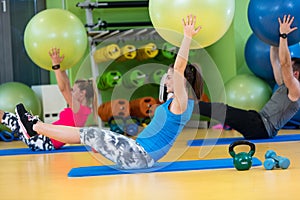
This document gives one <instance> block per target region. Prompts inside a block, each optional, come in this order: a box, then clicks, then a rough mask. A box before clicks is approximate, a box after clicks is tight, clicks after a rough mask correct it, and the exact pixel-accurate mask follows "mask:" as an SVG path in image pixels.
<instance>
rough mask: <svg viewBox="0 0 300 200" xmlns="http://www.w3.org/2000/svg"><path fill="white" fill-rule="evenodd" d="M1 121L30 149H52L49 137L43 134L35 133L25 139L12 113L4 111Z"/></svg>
mask: <svg viewBox="0 0 300 200" xmlns="http://www.w3.org/2000/svg"><path fill="white" fill-rule="evenodd" d="M1 123H2V124H3V125H5V126H6V127H7V128H9V129H10V130H11V131H13V132H14V133H15V134H16V135H17V136H18V138H19V139H20V140H22V141H23V142H24V143H25V144H26V145H27V146H28V147H29V148H30V149H31V150H32V151H49V150H54V146H53V144H52V142H51V140H50V138H48V137H46V136H44V135H35V136H33V137H31V138H29V139H26V138H25V137H24V136H23V133H22V132H21V129H20V126H19V124H18V119H17V117H16V116H15V115H14V114H13V113H9V112H5V113H4V115H3V118H2V119H1Z"/></svg>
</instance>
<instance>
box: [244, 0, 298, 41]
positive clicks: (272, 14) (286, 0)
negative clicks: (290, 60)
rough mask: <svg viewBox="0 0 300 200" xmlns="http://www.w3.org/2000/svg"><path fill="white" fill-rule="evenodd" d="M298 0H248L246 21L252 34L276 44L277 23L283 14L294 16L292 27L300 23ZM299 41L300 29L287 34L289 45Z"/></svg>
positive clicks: (277, 35) (277, 34)
mask: <svg viewBox="0 0 300 200" xmlns="http://www.w3.org/2000/svg"><path fill="white" fill-rule="evenodd" d="M299 9H300V1H299V0H250V2H249V6H248V21H249V24H250V27H251V29H252V31H253V32H254V34H255V35H256V36H257V37H258V38H259V39H260V40H262V41H264V42H265V43H267V44H270V45H273V46H278V44H279V23H278V17H280V18H281V19H282V17H283V16H284V15H285V14H290V15H292V16H294V17H295V19H294V22H293V24H292V27H294V26H297V27H299V25H300V12H299ZM299 41H300V31H299V30H295V31H293V32H292V33H290V34H289V35H288V43H289V45H293V44H295V43H297V42H299Z"/></svg>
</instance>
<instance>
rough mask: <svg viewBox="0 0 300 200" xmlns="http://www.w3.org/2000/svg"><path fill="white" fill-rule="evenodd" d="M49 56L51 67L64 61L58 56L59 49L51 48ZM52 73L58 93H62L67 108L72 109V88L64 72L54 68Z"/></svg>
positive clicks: (62, 57)
mask: <svg viewBox="0 0 300 200" xmlns="http://www.w3.org/2000/svg"><path fill="white" fill-rule="evenodd" d="M49 55H50V57H51V60H52V66H59V65H60V63H61V62H62V61H63V59H64V56H63V55H62V56H60V49H59V48H52V49H51V50H50V51H49ZM54 73H55V77H56V81H57V85H58V87H59V90H60V92H61V93H62V95H63V97H64V98H65V100H66V102H67V104H68V105H69V107H71V108H72V88H71V84H70V80H69V77H68V75H67V73H66V71H64V70H61V69H60V68H59V67H56V69H55V68H54Z"/></svg>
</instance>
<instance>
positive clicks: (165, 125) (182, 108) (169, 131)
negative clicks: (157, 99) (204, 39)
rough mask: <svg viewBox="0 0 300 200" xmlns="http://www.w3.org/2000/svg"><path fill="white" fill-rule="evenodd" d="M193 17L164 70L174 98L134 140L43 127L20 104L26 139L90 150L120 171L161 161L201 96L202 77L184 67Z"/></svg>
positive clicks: (95, 130) (91, 129)
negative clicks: (40, 137) (39, 137)
mask: <svg viewBox="0 0 300 200" xmlns="http://www.w3.org/2000/svg"><path fill="white" fill-rule="evenodd" d="M195 23H196V16H193V15H189V16H187V17H186V19H183V20H182V24H183V31H184V37H183V40H182V43H181V46H180V48H179V52H178V55H177V57H176V60H175V63H174V64H173V65H171V66H170V68H169V69H168V73H167V74H168V75H167V79H166V85H167V87H168V91H169V92H173V93H174V95H173V97H172V98H170V99H169V100H168V101H167V102H165V103H164V104H161V105H160V106H158V107H157V109H156V111H155V114H154V117H153V119H152V120H151V122H150V124H149V125H148V126H147V127H146V128H145V129H144V130H143V131H142V132H141V133H140V134H139V135H138V136H137V139H136V140H134V139H132V138H129V137H126V136H124V135H121V134H118V133H115V132H112V131H109V130H104V129H101V128H99V127H84V128H76V127H68V126H58V125H52V124H46V123H43V122H41V121H38V120H35V119H34V118H29V117H28V116H30V114H29V113H27V111H26V110H24V107H23V106H22V104H19V105H17V106H16V113H17V116H18V119H19V122H20V126H21V127H22V128H23V129H24V131H26V132H27V133H28V134H30V135H34V134H42V135H45V136H47V137H50V138H55V139H56V140H59V141H63V142H66V143H70V144H79V143H81V144H84V145H88V146H90V147H92V148H93V149H94V150H95V151H97V152H99V153H100V154H102V155H103V156H104V157H106V158H107V159H109V160H111V161H113V162H114V163H115V164H116V165H117V166H118V167H119V168H122V169H139V168H149V167H152V166H153V164H154V163H155V162H156V161H157V160H159V159H160V158H161V157H163V156H164V155H165V154H166V153H167V152H168V151H169V149H170V148H171V146H172V145H173V143H174V141H175V139H176V137H177V136H178V134H179V133H180V132H181V130H182V129H183V127H184V125H185V124H186V123H187V121H188V120H189V119H190V117H191V115H192V112H193V109H194V104H195V101H194V99H199V98H200V96H201V93H202V87H200V86H202V85H203V83H202V77H201V75H200V73H199V72H198V70H197V69H196V67H195V66H193V65H190V64H189V65H188V64H187V63H188V54H189V49H190V44H191V41H192V37H193V36H194V35H196V34H197V33H198V32H199V31H200V29H201V28H200V26H199V27H197V28H196V27H195Z"/></svg>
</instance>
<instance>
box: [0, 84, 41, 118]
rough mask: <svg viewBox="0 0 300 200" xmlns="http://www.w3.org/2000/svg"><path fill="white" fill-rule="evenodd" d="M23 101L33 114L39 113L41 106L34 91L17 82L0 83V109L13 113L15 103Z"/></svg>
mask: <svg viewBox="0 0 300 200" xmlns="http://www.w3.org/2000/svg"><path fill="white" fill-rule="evenodd" d="M19 103H23V104H24V106H25V108H26V109H27V110H28V111H31V112H32V114H33V115H41V112H42V106H41V102H40V99H39V98H38V96H37V95H36V94H35V92H34V91H33V90H32V89H31V88H30V87H28V86H27V85H25V84H23V83H19V82H7V83H4V84H2V85H0V109H1V110H3V111H6V112H12V113H15V107H16V105H17V104H19Z"/></svg>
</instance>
